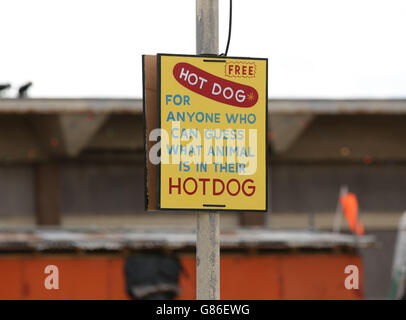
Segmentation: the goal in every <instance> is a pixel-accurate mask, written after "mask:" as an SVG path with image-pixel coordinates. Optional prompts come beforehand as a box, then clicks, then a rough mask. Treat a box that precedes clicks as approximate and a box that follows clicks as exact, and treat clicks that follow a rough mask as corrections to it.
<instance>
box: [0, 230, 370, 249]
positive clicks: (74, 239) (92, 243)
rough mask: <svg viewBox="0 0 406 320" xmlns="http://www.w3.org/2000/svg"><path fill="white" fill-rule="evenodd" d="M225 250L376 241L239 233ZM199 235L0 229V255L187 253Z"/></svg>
mask: <svg viewBox="0 0 406 320" xmlns="http://www.w3.org/2000/svg"><path fill="white" fill-rule="evenodd" d="M220 241H221V248H222V249H223V250H228V249H229V250H244V249H278V250H280V249H295V248H299V249H300V248H304V249H334V248H343V247H344V248H352V249H358V248H365V247H370V246H373V245H374V242H375V240H374V237H372V236H363V237H355V236H352V235H349V234H333V233H327V232H310V231H300V230H298V231H281V230H269V229H237V230H235V231H232V232H227V233H222V234H221V237H220ZM195 243H196V233H195V231H194V230H185V229H123V228H119V229H100V228H94V229H92V228H89V229H64V228H58V229H57V228H52V229H51V228H29V229H26V228H25V229H22V228H17V229H16V228H13V229H5V228H3V229H0V251H1V252H13V251H19V250H32V251H47V250H52V251H66V250H82V251H94V250H107V251H122V250H148V249H160V250H185V249H194V248H195Z"/></svg>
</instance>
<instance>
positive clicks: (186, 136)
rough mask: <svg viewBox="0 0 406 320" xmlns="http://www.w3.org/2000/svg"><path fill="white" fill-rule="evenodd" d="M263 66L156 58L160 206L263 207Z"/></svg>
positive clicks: (196, 58) (248, 60) (249, 61)
mask: <svg viewBox="0 0 406 320" xmlns="http://www.w3.org/2000/svg"><path fill="white" fill-rule="evenodd" d="M267 69H268V61H267V59H251V58H228V57H227V58H222V57H207V56H206V57H203V56H180V55H164V54H161V55H158V106H159V108H160V111H159V114H160V128H161V159H160V174H159V178H158V183H159V188H158V190H159V195H158V202H159V203H158V206H159V208H160V209H187V210H192V209H197V210H247V211H266V210H267V161H266V160H267V140H266V137H267V100H268V99H267V72H268V71H267Z"/></svg>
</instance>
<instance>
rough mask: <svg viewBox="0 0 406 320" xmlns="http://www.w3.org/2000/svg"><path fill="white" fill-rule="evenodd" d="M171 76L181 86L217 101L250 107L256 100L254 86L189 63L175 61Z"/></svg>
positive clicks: (256, 95)
mask: <svg viewBox="0 0 406 320" xmlns="http://www.w3.org/2000/svg"><path fill="white" fill-rule="evenodd" d="M173 76H174V77H175V79H176V80H177V81H178V82H179V83H180V84H181V85H182V86H184V87H186V88H188V89H189V90H192V91H193V92H196V93H198V94H200V95H202V96H205V97H206V98H209V99H212V100H215V101H217V102H222V103H225V104H228V105H231V106H235V107H240V108H250V107H252V106H253V105H255V104H256V103H257V101H258V92H257V90H255V88H253V87H251V86H247V85H245V84H241V83H237V82H234V81H230V80H226V79H223V78H220V77H218V76H215V75H213V74H211V73H208V72H206V71H204V70H202V69H200V68H198V67H195V66H194V65H191V64H190V63H186V62H180V63H177V64H176V65H175V66H174V67H173Z"/></svg>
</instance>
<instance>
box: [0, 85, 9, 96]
mask: <svg viewBox="0 0 406 320" xmlns="http://www.w3.org/2000/svg"><path fill="white" fill-rule="evenodd" d="M10 88H11V85H10V84H9V83H4V84H0V96H1V94H2V93H3V92H4V91H6V90H7V89H10Z"/></svg>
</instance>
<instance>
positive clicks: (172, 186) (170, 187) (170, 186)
mask: <svg viewBox="0 0 406 320" xmlns="http://www.w3.org/2000/svg"><path fill="white" fill-rule="evenodd" d="M172 188H175V189H178V194H181V193H182V190H181V189H180V178H178V184H177V185H172V178H169V194H172Z"/></svg>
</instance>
